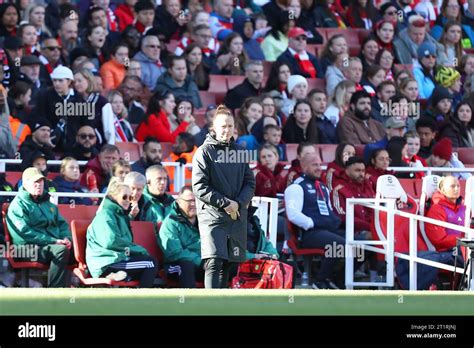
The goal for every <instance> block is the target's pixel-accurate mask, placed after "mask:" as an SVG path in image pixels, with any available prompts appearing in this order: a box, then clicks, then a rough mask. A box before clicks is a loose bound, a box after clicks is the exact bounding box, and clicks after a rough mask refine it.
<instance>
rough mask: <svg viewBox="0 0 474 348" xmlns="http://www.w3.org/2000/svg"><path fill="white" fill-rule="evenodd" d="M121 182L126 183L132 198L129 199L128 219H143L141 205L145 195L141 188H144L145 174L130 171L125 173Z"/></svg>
mask: <svg viewBox="0 0 474 348" xmlns="http://www.w3.org/2000/svg"><path fill="white" fill-rule="evenodd" d="M123 182H124V183H125V184H127V185H128V187H130V190H131V191H132V198H131V201H130V204H131V208H130V220H132V221H143V220H144V213H143V206H144V205H145V196H143V190H144V189H145V185H146V178H145V175H143V174H141V173H139V172H130V173H128V174H127V175H125V178H124V179H123Z"/></svg>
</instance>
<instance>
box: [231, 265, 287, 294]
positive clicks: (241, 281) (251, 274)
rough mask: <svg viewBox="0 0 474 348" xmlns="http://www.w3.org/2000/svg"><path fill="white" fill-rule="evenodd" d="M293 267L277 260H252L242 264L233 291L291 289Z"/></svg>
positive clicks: (234, 279)
mask: <svg viewBox="0 0 474 348" xmlns="http://www.w3.org/2000/svg"><path fill="white" fill-rule="evenodd" d="M292 285H293V267H291V266H289V265H287V264H285V263H283V262H279V261H276V260H271V259H270V260H268V259H252V260H248V261H245V262H243V263H241V264H240V266H239V270H238V272H237V275H236V276H235V277H234V278H233V279H232V288H233V289H291V288H292Z"/></svg>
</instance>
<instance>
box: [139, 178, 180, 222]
mask: <svg viewBox="0 0 474 348" xmlns="http://www.w3.org/2000/svg"><path fill="white" fill-rule="evenodd" d="M143 196H144V199H145V203H144V204H143V208H142V209H141V210H142V211H141V212H140V216H141V218H140V220H142V221H150V222H153V223H154V224H156V223H157V222H160V221H163V220H164V219H165V217H167V216H168V215H169V213H170V211H171V204H172V203H173V202H174V198H173V197H172V196H170V195H167V194H165V195H164V197H163V198H164V199H163V200H159V199H158V198H157V196H155V195H152V194H151V193H150V191H148V186H146V187H145V190H144V191H143Z"/></svg>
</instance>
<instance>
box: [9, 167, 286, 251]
mask: <svg viewBox="0 0 474 348" xmlns="http://www.w3.org/2000/svg"><path fill="white" fill-rule="evenodd" d="M178 164H179V163H178ZM17 194H18V191H0V197H15V196H16V195H17ZM49 195H50V196H51V198H50V201H51V203H53V204H54V205H58V202H59V198H60V197H68V198H75V197H77V198H104V197H105V193H84V192H50V193H49ZM173 197H174V198H175V199H176V198H177V196H176V195H173ZM252 205H253V206H255V207H257V208H258V209H257V212H256V214H257V216H258V218H259V220H260V223H261V226H262V230H263V232H264V233H265V236H266V237H267V239H268V240H269V241H270V242H271V243H272V244H273V246H274V247H275V248H276V242H277V227H278V199H277V198H268V197H253V198H252Z"/></svg>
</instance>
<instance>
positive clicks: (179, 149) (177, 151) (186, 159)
mask: <svg viewBox="0 0 474 348" xmlns="http://www.w3.org/2000/svg"><path fill="white" fill-rule="evenodd" d="M196 150H197V147H196V145H194V137H193V136H192V135H191V134H189V133H185V132H183V133H180V134H179V135H178V137H177V138H176V142H175V143H174V145H173V152H171V153H170V154H169V156H168V157H166V159H165V160H164V161H163V162H179V163H181V164H182V165H185V164H188V163H192V161H193V156H194V153H195V152H196ZM165 168H166V171H167V172H168V177H169V178H170V191H171V192H175V191H176V190H175V186H174V184H175V182H176V178H175V173H174V171H175V167H171V166H167V167H165ZM184 179H185V182H184V185H191V170H190V168H189V169H185V175H184Z"/></svg>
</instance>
